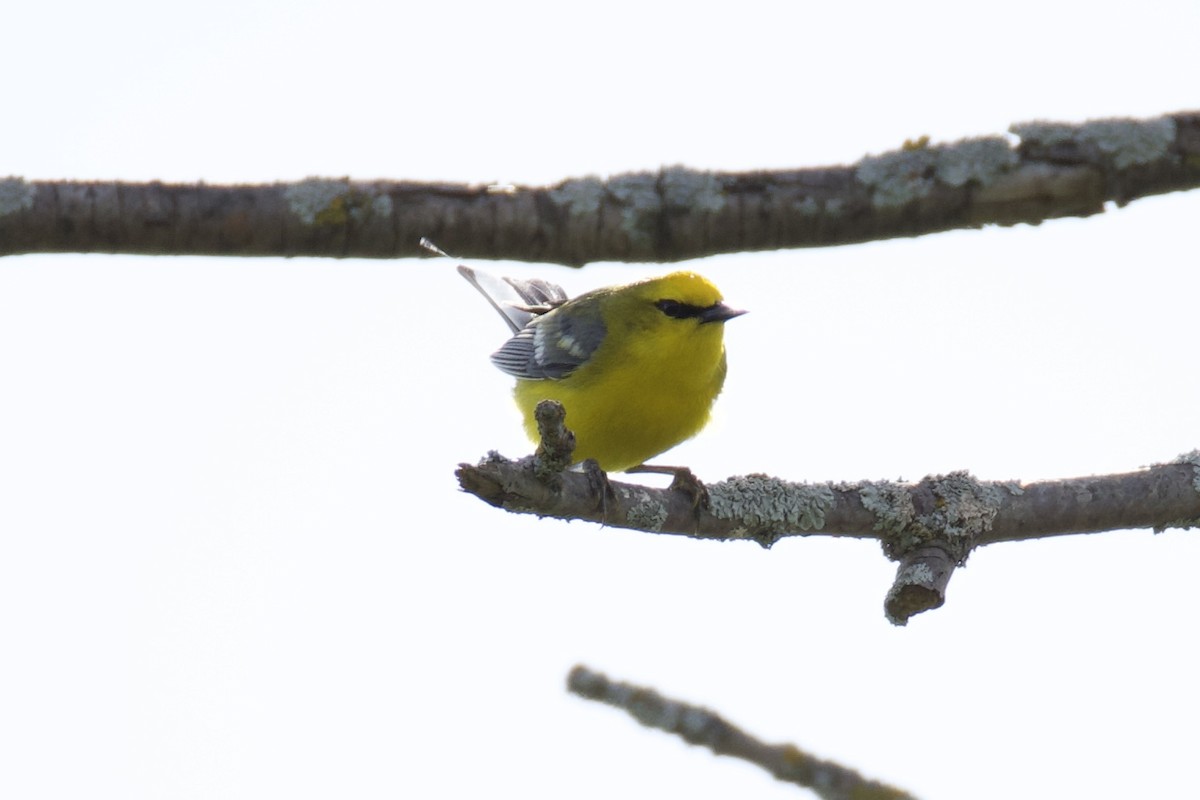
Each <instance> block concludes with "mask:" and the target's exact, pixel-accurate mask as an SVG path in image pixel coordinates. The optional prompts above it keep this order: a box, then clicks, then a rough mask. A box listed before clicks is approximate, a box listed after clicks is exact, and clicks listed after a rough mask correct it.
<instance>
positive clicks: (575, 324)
mask: <svg viewBox="0 0 1200 800" xmlns="http://www.w3.org/2000/svg"><path fill="white" fill-rule="evenodd" d="M556 288H557V287H556ZM564 312H565V313H564ZM604 334H605V326H604V320H603V319H602V318H601V317H600V312H599V308H598V306H597V304H595V303H590V302H587V301H586V300H582V301H581V300H576V301H575V302H573V303H571V304H570V305H569V306H566V307H564V308H561V309H555V310H553V311H549V312H547V313H545V314H541V315H538V316H535V317H534V318H533V319H532V320H530V322H529V324H528V325H526V326H525V327H524V328H522V329H521V330H519V331H517V333H516V335H515V336H513V337H512V338H511V339H509V340H508V341H507V342H505V343H504V346H503V347H501V348H500V349H499V350H497V351H496V352H495V353H493V354H492V363H493V364H495V365H496V366H497V367H499V368H500V369H501V370H502V371H504V372H507V373H508V374H509V375H512V376H514V377H517V378H525V379H529V380H539V379H547V378H549V379H552V380H553V379H556V378H564V377H566V376H567V375H570V374H571V373H572V372H574V371H575V370H576V369H578V368H579V367H580V366H582V365H583V364H585V363H586V362H587V361H588V359H590V358H591V357H592V354H593V353H595V352H596V348H597V347H599V346H600V343H601V342H603V341H604Z"/></svg>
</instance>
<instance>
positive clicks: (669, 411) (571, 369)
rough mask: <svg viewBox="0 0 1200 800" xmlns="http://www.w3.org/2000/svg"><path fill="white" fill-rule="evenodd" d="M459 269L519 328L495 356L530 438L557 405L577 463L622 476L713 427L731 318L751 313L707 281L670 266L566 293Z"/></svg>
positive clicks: (540, 284) (534, 282)
mask: <svg viewBox="0 0 1200 800" xmlns="http://www.w3.org/2000/svg"><path fill="white" fill-rule="evenodd" d="M458 271H459V272H460V273H461V274H462V275H463V277H465V278H466V279H467V280H468V281H470V282H471V284H472V285H473V286H474V287H475V288H476V289H478V290H479V291H480V292H481V293H482V294H483V296H484V297H486V298H487V299H488V302H490V303H491V304H492V307H493V308H495V309H496V310H497V311H498V312H500V315H501V316H503V317H504V319H505V321H506V322H507V323H508V326H509V328H511V329H512V332H513V336H512V338H511V339H509V340H508V341H507V342H505V343H504V345H503V346H502V347H501V348H500V349H499V350H497V351H496V352H495V353H493V354H492V363H493V364H495V365H496V366H497V367H499V368H500V369H501V370H503V371H504V372H506V373H508V374H509V375H512V376H513V377H515V378H516V379H517V385H516V388H515V389H514V390H513V395H514V397H515V398H516V401H517V405H518V406H519V407H520V409H521V412H522V413H523V414H524V415H525V430H526V432H527V433H528V434H529V436H530V438H532V439H533V440H534V441H537V438H538V435H537V422H536V420H535V418H534V409H535V408H536V407H537V404H538V402H539V401H541V400H557V401H558V402H560V403H562V405H563V407H564V408H565V409H566V414H567V416H566V424H567V427H568V428H570V429H571V430H572V431H574V432H575V441H576V448H575V454H574V457H575V460H576V461H583V460H585V459H589V458H591V459H595V460H596V462H597V463H599V465H600V467H601V469H603V470H605V471H606V472H624V471H626V470H629V469H630V468H632V467H637V466H639V465H641V464H642V463H643V462H644V461H645V460H646V459H648V458H652V457H654V456H656V455H658V454H659V453H662V452H663V451H665V450H669V449H670V448H672V447H674V446H675V445H677V444H679V443H680V442H682V441H684V440H685V439H690V438H691V437H693V436H695V435H696V434H697V433H699V432H700V430H701V429H702V428H703V427H704V426H705V425H706V424H707V423H708V418H709V410H710V409H711V408H712V404H713V401H714V400H716V398H717V395H718V394H719V393H720V391H721V386H722V384H724V382H725V344H724V340H723V339H724V337H723V333H724V323H725V322H726V321H727V320H730V319H733V318H734V317H736V316H739V315H740V314H743V313H745V312H743V311H737V310H735V309H732V308H730V307H729V306H727V305H725V304H724V303H723V302H721V293H720V292H718V291H717V288H716V287H715V286H713V285H712V284H711V283H709V281H708V280H706V279H705V278H702V277H701V276H699V275H697V274H695V273H693V272H675V273H672V274H670V275H667V276H665V277H662V278H652V279H650V280H645V281H640V282H638V283H631V284H628V285H626V286H613V287H609V288H605V289H596V290H594V291H591V292H587V293H586V294H582V295H580V296H579V297H576V298H574V299H568V298H567V295H566V292H564V291H563V290H562V288H561V287H559V286H556V285H555V284H552V283H549V282H547V281H543V280H529V281H523V280H516V279H514V278H503V279H501V278H496V277H493V276H491V275H488V274H487V273H484V272H479V271H477V270H473V269H471V268H469V267H465V266H460V267H459V268H458Z"/></svg>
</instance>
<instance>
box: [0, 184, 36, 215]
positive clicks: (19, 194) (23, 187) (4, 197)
mask: <svg viewBox="0 0 1200 800" xmlns="http://www.w3.org/2000/svg"><path fill="white" fill-rule="evenodd" d="M36 194H37V190H36V189H35V188H34V187H33V186H32V185H30V184H28V183H26V182H25V179H24V178H18V177H15V176H13V177H8V178H0V217H3V216H6V215H8V214H15V213H17V212H18V211H25V210H26V209H30V208H33V199H34V196H35V195H36Z"/></svg>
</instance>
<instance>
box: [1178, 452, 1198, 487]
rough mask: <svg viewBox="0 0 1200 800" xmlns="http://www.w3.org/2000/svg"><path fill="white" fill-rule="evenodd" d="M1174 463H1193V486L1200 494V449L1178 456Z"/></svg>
mask: <svg viewBox="0 0 1200 800" xmlns="http://www.w3.org/2000/svg"><path fill="white" fill-rule="evenodd" d="M1174 463H1176V464H1191V465H1192V488H1193V489H1195V490H1196V493H1197V494H1200V450H1193V451H1191V452H1190V453H1184V454H1183V455H1181V456H1179V457H1177V458H1176V459H1175V461H1174Z"/></svg>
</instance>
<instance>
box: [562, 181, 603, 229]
mask: <svg viewBox="0 0 1200 800" xmlns="http://www.w3.org/2000/svg"><path fill="white" fill-rule="evenodd" d="M604 191H605V190H604V181H602V180H600V179H599V178H597V177H595V176H594V175H589V176H587V177H584V178H578V179H573V180H568V181H563V182H562V183H560V184H559V185H558V186H556V187H555V188H554V189H552V190H551V191H550V199H551V200H553V201H554V202H555V203H556V204H557V205H558V206H559V207H560V208H562V209H563V210H565V211H566V213H567V216H568V217H570V218H573V219H590V218H592V217H594V216H595V215H596V213H597V212H599V211H600V204H601V203H602V202H604Z"/></svg>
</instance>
